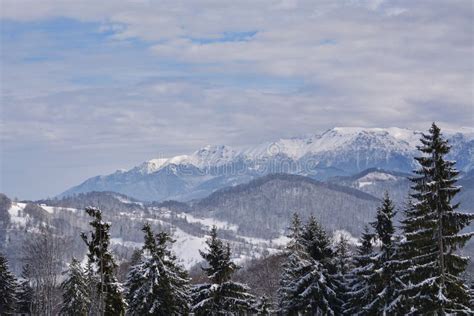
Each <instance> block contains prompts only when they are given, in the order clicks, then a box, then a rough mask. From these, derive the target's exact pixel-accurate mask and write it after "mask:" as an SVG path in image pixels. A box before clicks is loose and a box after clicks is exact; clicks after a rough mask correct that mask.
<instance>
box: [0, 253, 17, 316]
mask: <svg viewBox="0 0 474 316" xmlns="http://www.w3.org/2000/svg"><path fill="white" fill-rule="evenodd" d="M16 293H17V283H16V278H15V275H13V273H12V272H11V271H10V269H9V267H8V260H7V258H5V257H4V256H3V254H1V253H0V315H12V314H13V313H14V311H15V308H16V303H17V297H16Z"/></svg>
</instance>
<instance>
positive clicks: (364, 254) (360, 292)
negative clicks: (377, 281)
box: [344, 226, 377, 315]
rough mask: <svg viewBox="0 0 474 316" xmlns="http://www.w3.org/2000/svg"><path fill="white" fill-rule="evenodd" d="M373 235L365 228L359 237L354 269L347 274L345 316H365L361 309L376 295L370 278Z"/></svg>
mask: <svg viewBox="0 0 474 316" xmlns="http://www.w3.org/2000/svg"><path fill="white" fill-rule="evenodd" d="M373 239H374V234H373V233H371V232H370V231H369V228H368V227H367V226H365V227H364V232H363V233H362V235H361V237H360V245H359V246H358V247H357V254H356V255H355V256H354V257H353V266H354V268H353V269H352V270H351V271H350V272H349V276H348V283H349V292H348V299H347V303H346V304H344V313H345V314H347V315H366V314H367V312H366V311H364V310H363V309H362V308H363V307H364V306H366V305H368V304H369V303H370V302H372V301H373V300H374V297H375V296H376V295H377V293H376V291H375V288H374V286H373V284H371V283H370V282H369V281H370V276H371V275H373V273H374V270H375V269H374V263H373V260H372V257H373V255H374V250H373Z"/></svg>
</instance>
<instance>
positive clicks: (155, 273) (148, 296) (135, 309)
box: [126, 224, 190, 315]
mask: <svg viewBox="0 0 474 316" xmlns="http://www.w3.org/2000/svg"><path fill="white" fill-rule="evenodd" d="M142 230H143V232H144V233H145V243H144V246H143V249H142V254H141V255H140V256H139V258H138V262H137V263H136V264H135V265H134V266H133V267H132V268H131V270H130V272H129V274H128V278H127V283H126V288H127V294H126V299H127V301H128V313H129V314H130V315H185V314H187V313H188V310H189V308H188V302H189V299H190V298H189V291H190V289H189V285H188V283H189V281H188V278H187V273H186V271H185V270H184V269H183V268H182V267H181V266H179V265H178V264H177V263H176V257H175V256H174V255H173V254H172V253H171V251H170V250H169V245H170V243H172V242H174V241H173V240H172V239H171V237H170V236H169V235H168V234H167V233H164V232H161V233H159V234H157V235H156V236H154V235H153V232H152V231H151V227H150V225H149V224H145V225H144V227H143V229H142Z"/></svg>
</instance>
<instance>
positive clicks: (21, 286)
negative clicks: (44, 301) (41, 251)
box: [16, 265, 34, 315]
mask: <svg viewBox="0 0 474 316" xmlns="http://www.w3.org/2000/svg"><path fill="white" fill-rule="evenodd" d="M30 269H31V268H30V266H29V265H24V266H23V269H22V272H21V275H20V278H19V279H18V288H17V289H18V291H17V298H18V303H17V308H16V312H17V313H18V314H26V315H28V314H32V312H33V300H34V290H33V288H32V287H31V285H30V282H31V281H30V274H31V272H30Z"/></svg>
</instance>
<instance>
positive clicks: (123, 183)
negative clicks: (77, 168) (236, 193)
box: [61, 127, 474, 201]
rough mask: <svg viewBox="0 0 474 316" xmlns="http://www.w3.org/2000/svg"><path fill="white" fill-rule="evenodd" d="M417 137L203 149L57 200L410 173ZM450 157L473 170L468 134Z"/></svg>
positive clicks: (376, 135)
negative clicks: (281, 178) (375, 171)
mask: <svg viewBox="0 0 474 316" xmlns="http://www.w3.org/2000/svg"><path fill="white" fill-rule="evenodd" d="M420 136H421V132H418V131H413V130H409V129H402V128H395V127H393V128H356V127H336V128H333V129H330V130H327V131H325V132H324V133H322V134H315V135H310V136H306V137H295V138H289V139H280V140H277V141H274V142H266V143H263V144H259V145H256V146H250V147H246V148H241V149H234V148H231V147H229V146H225V145H219V146H211V145H208V146H205V147H203V148H201V149H199V150H197V151H195V152H194V153H192V154H190V155H180V156H175V157H170V158H160V159H151V160H149V161H146V162H144V163H142V164H141V165H139V166H137V167H134V168H132V169H130V170H128V171H123V170H120V171H117V172H115V173H113V174H110V175H107V176H97V177H93V178H90V179H88V180H86V181H85V182H83V183H82V184H80V185H78V186H75V187H73V188H71V189H69V190H67V191H66V192H64V193H63V194H61V196H65V195H70V194H75V193H83V192H90V191H114V192H119V193H123V194H126V195H129V196H132V197H134V198H137V199H141V200H148V201H150V200H157V201H159V200H167V199H175V200H191V199H196V198H201V197H204V196H206V195H208V194H210V193H212V192H214V191H215V190H217V189H220V188H223V187H226V186H229V185H237V184H240V183H244V182H247V181H249V180H251V179H254V178H257V177H260V176H263V175H266V174H270V173H290V174H299V175H306V176H309V177H311V178H314V179H318V180H324V179H327V178H329V177H333V176H348V175H352V174H355V173H358V172H361V171H363V170H366V169H369V168H382V169H384V170H389V171H398V172H410V171H411V170H412V169H413V167H414V166H415V165H414V160H413V157H414V156H415V155H417V150H416V146H417V145H418V143H419V138H420ZM447 137H448V139H449V140H450V142H451V143H452V144H453V150H452V154H451V157H450V158H452V159H454V160H456V161H457V162H458V165H457V167H458V168H459V169H461V170H464V171H469V170H471V169H473V168H474V137H473V133H472V132H469V131H468V132H465V131H463V133H448V134H447Z"/></svg>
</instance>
